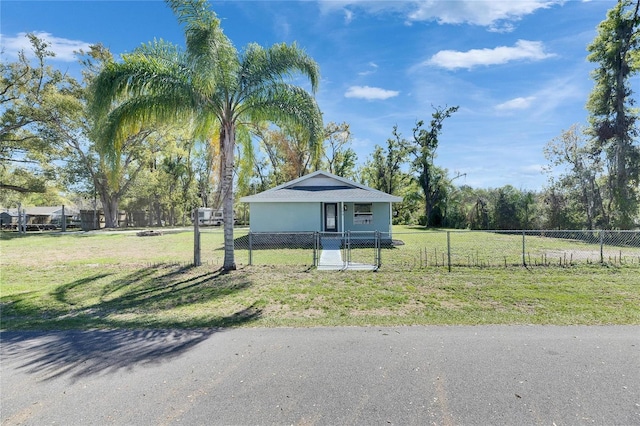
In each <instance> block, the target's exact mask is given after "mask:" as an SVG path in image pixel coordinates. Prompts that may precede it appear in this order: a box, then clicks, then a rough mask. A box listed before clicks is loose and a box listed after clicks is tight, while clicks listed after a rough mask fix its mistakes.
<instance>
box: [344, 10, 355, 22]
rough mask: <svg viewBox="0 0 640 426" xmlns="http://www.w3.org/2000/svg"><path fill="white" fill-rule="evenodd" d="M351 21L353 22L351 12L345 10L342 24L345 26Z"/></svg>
mask: <svg viewBox="0 0 640 426" xmlns="http://www.w3.org/2000/svg"><path fill="white" fill-rule="evenodd" d="M351 21H353V12H352V11H350V10H348V9H345V10H344V23H345V24H350V23H351Z"/></svg>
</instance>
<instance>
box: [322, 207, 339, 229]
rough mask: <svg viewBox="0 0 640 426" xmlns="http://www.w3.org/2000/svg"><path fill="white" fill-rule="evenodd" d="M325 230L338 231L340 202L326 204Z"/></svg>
mask: <svg viewBox="0 0 640 426" xmlns="http://www.w3.org/2000/svg"><path fill="white" fill-rule="evenodd" d="M324 230H325V232H338V204H336V203H327V204H325V205H324Z"/></svg>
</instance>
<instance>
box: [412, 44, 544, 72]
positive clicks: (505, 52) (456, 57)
mask: <svg viewBox="0 0 640 426" xmlns="http://www.w3.org/2000/svg"><path fill="white" fill-rule="evenodd" d="M552 56H555V55H553V54H550V53H546V52H545V51H544V45H543V44H542V42H540V41H528V40H518V41H517V42H516V44H515V46H513V47H508V46H499V47H496V48H493V49H471V50H468V51H466V52H460V51H456V50H441V51H440V52H438V53H436V54H435V55H433V56H432V57H431V59H429V60H428V61H426V62H425V63H424V65H435V66H438V67H441V68H447V69H451V70H453V69H457V68H467V69H471V68H473V67H475V66H479V65H498V64H505V63H507V62H510V61H521V60H532V61H539V60H542V59H546V58H550V57H552Z"/></svg>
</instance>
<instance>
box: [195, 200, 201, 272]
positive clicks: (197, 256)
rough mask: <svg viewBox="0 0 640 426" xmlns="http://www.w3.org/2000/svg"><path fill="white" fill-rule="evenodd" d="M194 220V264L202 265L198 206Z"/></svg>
mask: <svg viewBox="0 0 640 426" xmlns="http://www.w3.org/2000/svg"><path fill="white" fill-rule="evenodd" d="M194 211H195V213H194V216H193V217H194V219H195V220H194V221H193V266H200V265H202V260H201V257H200V218H199V217H198V208H197V207H196V208H195V210H194Z"/></svg>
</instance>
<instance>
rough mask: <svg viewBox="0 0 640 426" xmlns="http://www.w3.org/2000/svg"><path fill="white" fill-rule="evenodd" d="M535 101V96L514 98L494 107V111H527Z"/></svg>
mask: <svg viewBox="0 0 640 426" xmlns="http://www.w3.org/2000/svg"><path fill="white" fill-rule="evenodd" d="M535 99H536V97H535V96H528V97H526V98H522V97H520V98H515V99H511V100H509V101H507V102H503V103H501V104H499V105H496V110H498V111H513V110H523V109H528V108H529V107H530V106H531V104H532V103H533V101H534V100H535Z"/></svg>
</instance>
